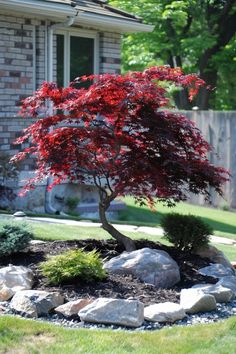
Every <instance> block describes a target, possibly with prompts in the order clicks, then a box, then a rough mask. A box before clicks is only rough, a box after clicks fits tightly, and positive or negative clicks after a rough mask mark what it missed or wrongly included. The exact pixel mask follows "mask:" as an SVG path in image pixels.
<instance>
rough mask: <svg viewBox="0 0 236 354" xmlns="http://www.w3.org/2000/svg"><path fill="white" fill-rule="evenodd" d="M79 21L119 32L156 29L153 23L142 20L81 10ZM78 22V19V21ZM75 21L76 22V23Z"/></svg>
mask: <svg viewBox="0 0 236 354" xmlns="http://www.w3.org/2000/svg"><path fill="white" fill-rule="evenodd" d="M77 19H78V22H79V24H80V25H81V24H82V25H87V26H89V25H90V26H91V25H92V26H93V27H99V29H100V28H104V29H106V30H109V32H111V31H113V30H114V31H118V32H119V33H125V32H129V33H132V32H152V31H153V30H154V27H155V26H153V25H146V24H144V23H141V22H137V21H134V20H126V19H119V18H115V17H112V16H110V17H109V16H104V15H97V14H94V13H89V12H85V11H84V12H80V13H79V15H78V17H77ZM76 22H77V21H76ZM76 22H75V24H76Z"/></svg>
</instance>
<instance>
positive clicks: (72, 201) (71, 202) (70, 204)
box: [66, 197, 80, 212]
mask: <svg viewBox="0 0 236 354" xmlns="http://www.w3.org/2000/svg"><path fill="white" fill-rule="evenodd" d="M79 201H80V199H79V198H78V197H69V198H67V200H66V206H67V208H68V210H69V211H70V212H73V211H75V209H76V207H77V205H78V204H79Z"/></svg>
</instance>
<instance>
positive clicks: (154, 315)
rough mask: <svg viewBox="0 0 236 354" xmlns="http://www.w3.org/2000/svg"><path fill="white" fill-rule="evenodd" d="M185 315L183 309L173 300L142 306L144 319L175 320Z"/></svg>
mask: <svg viewBox="0 0 236 354" xmlns="http://www.w3.org/2000/svg"><path fill="white" fill-rule="evenodd" d="M185 316H186V313H185V311H184V309H183V308H182V307H181V306H180V305H179V304H175V303H174V302H164V303H161V304H154V305H150V306H147V307H145V308H144V318H145V320H148V321H152V322H175V321H177V320H182V319H183V318H184V317H185Z"/></svg>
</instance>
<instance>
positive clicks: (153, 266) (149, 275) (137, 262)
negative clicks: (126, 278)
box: [104, 248, 180, 288]
mask: <svg viewBox="0 0 236 354" xmlns="http://www.w3.org/2000/svg"><path fill="white" fill-rule="evenodd" d="M104 269H105V270H106V271H107V272H108V273H113V274H132V275H134V276H136V277H137V278H139V279H140V280H142V281H143V282H145V283H149V284H153V285H155V286H156V287H158V288H170V287H171V286H173V285H175V284H176V283H178V282H179V281H180V272H179V267H178V265H177V263H176V262H175V261H174V260H173V259H172V258H171V257H170V256H169V255H168V253H167V252H165V251H160V250H155V249H150V248H143V249H140V250H137V251H133V252H123V253H122V254H121V255H119V256H117V257H114V258H112V259H110V260H109V261H108V262H106V263H105V264H104Z"/></svg>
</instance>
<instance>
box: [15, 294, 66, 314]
mask: <svg viewBox="0 0 236 354" xmlns="http://www.w3.org/2000/svg"><path fill="white" fill-rule="evenodd" d="M63 302H64V298H63V296H61V295H60V294H59V293H57V292H47V291H43V290H23V291H18V292H17V293H16V294H15V295H14V296H13V298H12V300H11V302H10V308H11V309H12V310H14V311H16V312H21V313H23V314H25V315H27V316H28V317H38V316H40V315H43V314H48V313H49V312H50V311H51V310H52V309H54V308H56V307H58V306H59V305H62V304H63Z"/></svg>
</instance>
